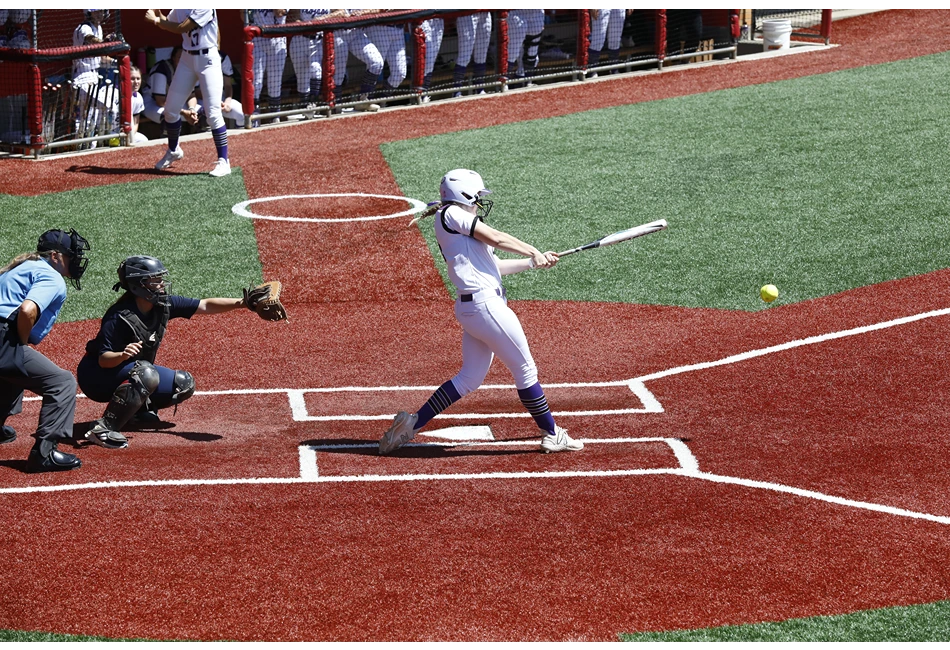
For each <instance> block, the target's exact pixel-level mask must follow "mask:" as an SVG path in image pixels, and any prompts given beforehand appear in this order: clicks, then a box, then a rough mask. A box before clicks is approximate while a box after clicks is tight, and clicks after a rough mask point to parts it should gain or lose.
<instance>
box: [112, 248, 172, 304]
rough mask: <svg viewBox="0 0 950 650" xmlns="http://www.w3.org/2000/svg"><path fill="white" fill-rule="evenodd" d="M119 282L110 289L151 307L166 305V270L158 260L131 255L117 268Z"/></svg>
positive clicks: (167, 282)
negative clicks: (145, 302) (139, 299)
mask: <svg viewBox="0 0 950 650" xmlns="http://www.w3.org/2000/svg"><path fill="white" fill-rule="evenodd" d="M118 274H119V281H118V282H117V283H116V284H115V286H113V287H112V290H113V291H118V290H119V288H122V289H125V290H126V291H129V292H131V293H132V295H133V296H137V297H139V298H143V299H145V300H147V301H149V302H150V303H152V304H153V305H166V304H168V287H169V286H170V285H171V282H169V281H168V279H167V278H168V269H166V268H165V265H164V264H162V263H161V261H160V260H158V259H156V258H154V257H149V256H148V255H133V256H132V257H127V258H125V259H124V260H123V261H122V263H121V264H119V268H118Z"/></svg>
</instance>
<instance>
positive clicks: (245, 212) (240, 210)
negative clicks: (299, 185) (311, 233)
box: [231, 192, 426, 223]
mask: <svg viewBox="0 0 950 650" xmlns="http://www.w3.org/2000/svg"><path fill="white" fill-rule="evenodd" d="M346 197H354V198H357V199H362V198H371V199H392V200H394V201H402V202H403V203H408V204H409V205H410V208H409V209H408V210H403V211H401V212H394V213H392V214H383V215H376V216H360V217H341V218H334V219H327V218H322V217H284V216H280V215H266V214H257V213H255V212H251V210H250V207H251V206H252V205H255V204H259V203H269V202H272V201H290V200H294V199H324V198H346ZM425 209H426V204H425V203H423V202H422V201H419V200H418V199H411V198H408V197H405V196H397V195H393V194H364V193H361V192H349V193H342V194H287V195H284V196H265V197H261V198H259V199H249V200H247V201H242V202H240V203H237V204H235V205H233V206H231V212H233V213H234V214H236V215H238V216H239V217H246V218H248V219H264V220H266V221H307V222H311V223H347V222H353V221H381V220H382V219H397V218H399V217H406V216H409V215H410V214H415V213H416V212H421V211H422V210H425Z"/></svg>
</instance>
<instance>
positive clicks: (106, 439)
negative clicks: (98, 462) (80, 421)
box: [86, 420, 129, 449]
mask: <svg viewBox="0 0 950 650" xmlns="http://www.w3.org/2000/svg"><path fill="white" fill-rule="evenodd" d="M86 440H88V441H89V442H91V443H93V444H95V445H99V446H100V447H105V448H106V449H125V448H126V447H128V446H129V441H128V439H127V438H126V437H125V436H123V435H122V434H121V433H119V432H118V431H112V430H111V429H109V428H108V427H106V425H105V424H103V422H102V420H97V421H96V423H95V424H93V425H92V428H91V429H89V431H87V432H86Z"/></svg>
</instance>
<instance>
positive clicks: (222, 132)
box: [211, 125, 228, 160]
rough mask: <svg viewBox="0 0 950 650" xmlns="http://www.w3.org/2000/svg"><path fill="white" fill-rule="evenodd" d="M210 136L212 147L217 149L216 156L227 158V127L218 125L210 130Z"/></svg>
mask: <svg viewBox="0 0 950 650" xmlns="http://www.w3.org/2000/svg"><path fill="white" fill-rule="evenodd" d="M211 137H212V138H214V148H215V149H217V150H218V158H224V159H225V160H227V159H228V127H227V125H225V126H219V127H218V128H216V129H212V130H211Z"/></svg>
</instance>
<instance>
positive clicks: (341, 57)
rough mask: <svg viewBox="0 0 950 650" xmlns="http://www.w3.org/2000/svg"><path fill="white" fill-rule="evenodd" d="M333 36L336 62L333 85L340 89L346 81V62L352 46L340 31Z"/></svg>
mask: <svg viewBox="0 0 950 650" xmlns="http://www.w3.org/2000/svg"><path fill="white" fill-rule="evenodd" d="M333 36H334V38H333V59H334V61H336V64H335V67H334V69H333V85H334V86H335V87H337V88H339V87H340V86H342V85H343V82H344V81H345V80H346V60H347V58H349V56H350V46H349V44H348V43H347V42H346V40H344V38H343V37H342V36H341V35H340V32H339V31H336V32H333ZM321 65H322V64H321Z"/></svg>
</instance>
